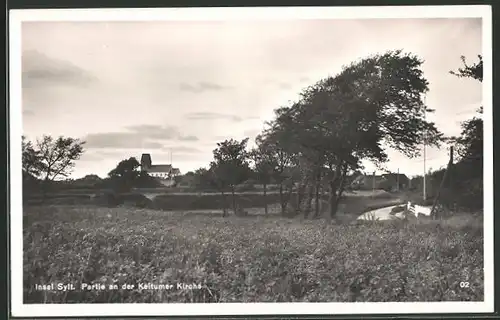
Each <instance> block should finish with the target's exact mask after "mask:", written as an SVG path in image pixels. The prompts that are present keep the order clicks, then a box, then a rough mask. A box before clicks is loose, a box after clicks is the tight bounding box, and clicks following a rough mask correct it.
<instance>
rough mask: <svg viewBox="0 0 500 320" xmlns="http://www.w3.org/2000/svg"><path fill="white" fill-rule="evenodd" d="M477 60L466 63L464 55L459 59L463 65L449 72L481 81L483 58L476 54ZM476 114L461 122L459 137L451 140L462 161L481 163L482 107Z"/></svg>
mask: <svg viewBox="0 0 500 320" xmlns="http://www.w3.org/2000/svg"><path fill="white" fill-rule="evenodd" d="M478 58H479V62H476V63H474V64H473V65H471V66H470V65H468V64H467V62H466V60H465V57H464V56H462V57H461V60H462V63H463V65H464V66H463V67H462V68H459V69H458V71H450V73H451V74H453V75H455V76H457V77H460V78H472V79H475V80H478V81H479V82H483V58H482V56H481V55H478ZM477 112H478V115H476V116H474V117H473V118H471V119H469V120H466V121H464V122H462V123H461V127H462V131H461V133H460V136H459V137H452V139H451V140H452V141H453V142H455V143H456V150H457V153H458V155H459V157H460V158H461V159H463V160H464V161H474V160H477V161H478V162H477V163H479V162H481V163H482V157H483V119H482V118H481V117H480V116H481V115H482V114H483V107H482V106H481V107H479V109H478V110H477Z"/></svg>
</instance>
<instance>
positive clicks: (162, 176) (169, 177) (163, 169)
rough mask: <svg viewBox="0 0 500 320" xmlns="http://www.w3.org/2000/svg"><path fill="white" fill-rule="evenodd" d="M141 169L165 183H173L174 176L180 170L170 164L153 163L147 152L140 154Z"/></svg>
mask: <svg viewBox="0 0 500 320" xmlns="http://www.w3.org/2000/svg"><path fill="white" fill-rule="evenodd" d="M141 171H144V172H147V173H148V174H149V175H150V176H152V177H155V178H158V181H161V182H162V183H163V184H165V185H171V184H173V183H174V179H175V177H176V176H178V175H179V174H180V170H179V169H178V168H174V167H172V164H153V163H152V160H151V155H150V154H149V153H143V154H142V156H141Z"/></svg>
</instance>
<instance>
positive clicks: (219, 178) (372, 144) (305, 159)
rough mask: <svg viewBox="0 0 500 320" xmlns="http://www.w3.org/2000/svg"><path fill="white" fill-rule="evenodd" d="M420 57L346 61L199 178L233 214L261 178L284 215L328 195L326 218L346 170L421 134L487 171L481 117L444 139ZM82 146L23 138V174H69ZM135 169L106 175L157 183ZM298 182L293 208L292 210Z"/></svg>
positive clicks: (415, 147)
mask: <svg viewBox="0 0 500 320" xmlns="http://www.w3.org/2000/svg"><path fill="white" fill-rule="evenodd" d="M479 58H480V62H479V63H477V64H474V65H472V66H469V65H467V64H466V63H465V59H464V58H463V61H464V68H461V69H459V70H458V71H457V72H452V73H453V74H455V75H457V76H460V77H472V78H474V79H477V80H479V81H482V58H481V57H479ZM422 63H423V61H422V60H421V59H419V58H418V57H417V56H415V55H413V54H406V53H403V52H402V51H399V50H398V51H389V52H387V53H385V54H380V55H374V56H372V57H368V58H365V59H362V60H360V61H357V62H354V63H351V64H350V65H348V66H345V67H344V68H343V69H342V71H341V72H340V73H338V74H337V75H335V76H330V77H328V78H325V79H322V80H320V81H318V82H317V83H315V84H313V85H311V86H309V87H307V88H305V89H304V90H303V91H302V92H301V94H300V98H299V99H298V101H295V102H293V103H291V104H290V105H289V106H284V107H280V108H278V109H276V110H275V117H274V119H273V120H271V121H269V122H267V123H266V128H265V129H264V130H263V131H262V132H261V133H260V134H259V135H258V137H257V138H256V141H255V142H256V146H255V147H254V148H253V149H251V150H248V138H246V139H243V140H241V141H237V140H234V139H229V140H226V141H223V142H220V143H218V144H217V147H216V148H215V149H214V150H213V161H212V162H211V163H210V165H209V167H208V168H201V169H198V170H197V171H196V172H194V173H192V176H193V179H194V180H195V184H196V185H197V187H200V188H215V189H217V190H219V191H220V192H221V194H222V196H223V198H224V199H225V198H226V193H228V192H230V193H231V196H232V207H233V210H234V211H235V212H237V210H238V208H237V201H236V197H235V190H236V186H237V185H239V184H240V183H242V182H244V181H246V180H248V179H249V178H251V179H254V180H257V181H258V182H259V183H261V184H262V185H263V187H264V195H265V193H266V190H267V189H266V186H267V185H268V184H269V183H271V182H272V183H275V184H277V185H278V186H279V195H280V202H281V209H282V213H283V214H284V215H285V214H286V215H295V214H298V213H300V212H302V213H303V214H304V216H306V217H307V216H309V215H310V213H311V208H312V205H311V202H312V200H313V199H315V204H316V205H315V212H314V216H315V217H317V216H318V215H319V214H320V212H319V207H320V206H319V205H318V204H319V201H320V198H321V196H322V195H323V194H328V202H327V203H328V207H329V217H333V216H335V214H336V212H337V208H338V205H339V202H340V199H341V198H342V195H343V193H344V191H345V189H346V186H347V177H348V176H349V175H350V174H352V173H353V172H356V171H359V170H362V169H363V168H362V161H363V160H370V161H371V162H373V163H375V164H376V165H377V166H379V167H382V166H383V164H384V163H385V162H386V161H387V160H388V156H387V149H388V148H393V149H395V150H397V151H399V152H401V153H402V154H404V155H406V156H408V157H415V156H419V150H420V148H419V146H420V145H421V144H422V143H423V139H424V134H425V139H426V144H427V145H432V146H437V147H439V146H440V145H441V144H442V142H445V141H447V142H452V143H454V144H455V145H457V149H458V150H459V152H460V155H461V162H462V163H471V162H470V161H472V160H471V159H474V161H476V162H474V164H479V163H481V165H480V166H479V167H475V170H476V176H477V177H479V176H481V179H482V119H480V118H479V117H475V118H473V119H471V120H469V121H466V122H464V123H463V124H462V134H461V136H459V137H452V138H446V137H444V136H443V134H442V133H441V132H439V130H438V129H437V128H436V126H435V124H434V123H433V122H430V121H428V120H426V118H425V117H424V114H425V113H426V112H427V113H430V112H433V111H434V110H432V109H429V108H427V106H425V105H424V103H423V99H422V98H423V95H424V94H425V93H426V92H427V91H428V82H427V80H426V79H425V78H424V76H423V73H422V71H421V69H420V68H421V65H422ZM480 112H482V109H481V110H480ZM83 145H84V142H83V141H80V140H77V139H73V138H65V137H59V138H58V139H53V138H52V137H49V136H44V137H43V138H42V139H41V140H37V141H36V142H35V143H32V142H30V141H26V139H25V138H24V137H23V177H24V179H25V180H29V179H33V178H37V179H40V180H42V181H44V182H48V181H53V180H54V179H56V178H58V177H65V176H68V174H69V173H70V172H71V170H72V168H73V166H74V163H75V161H76V160H78V159H79V158H80V156H81V154H82V153H83ZM479 159H480V160H479ZM478 161H481V162H478ZM138 167H139V163H138V161H137V160H136V159H135V158H130V159H126V160H123V161H121V162H120V163H119V164H118V165H117V167H116V168H115V169H113V170H112V171H111V172H110V173H109V174H108V181H111V182H112V185H115V186H117V187H120V188H121V189H124V190H126V189H129V188H130V187H132V186H137V185H138V184H149V183H153V182H154V179H153V178H151V177H149V176H148V175H147V173H141V172H140V171H139V170H137V169H138ZM141 181H142V182H141ZM481 181H482V180H481ZM294 187H296V188H295V191H296V192H295V194H296V197H295V200H296V201H295V202H294V203H295V208H294V209H292V210H287V208H288V204H289V203H290V199H291V198H292V197H291V196H292V192H293V191H294ZM265 210H266V212H267V206H266V208H265ZM224 212H225V213H226V209H225V208H224Z"/></svg>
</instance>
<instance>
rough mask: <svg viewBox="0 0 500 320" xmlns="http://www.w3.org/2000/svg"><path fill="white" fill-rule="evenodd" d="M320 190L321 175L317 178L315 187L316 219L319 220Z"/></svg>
mask: <svg viewBox="0 0 500 320" xmlns="http://www.w3.org/2000/svg"><path fill="white" fill-rule="evenodd" d="M320 188H321V174H318V175H317V176H316V186H315V201H314V218H318V217H319V213H320V208H319V206H320V201H319V197H320Z"/></svg>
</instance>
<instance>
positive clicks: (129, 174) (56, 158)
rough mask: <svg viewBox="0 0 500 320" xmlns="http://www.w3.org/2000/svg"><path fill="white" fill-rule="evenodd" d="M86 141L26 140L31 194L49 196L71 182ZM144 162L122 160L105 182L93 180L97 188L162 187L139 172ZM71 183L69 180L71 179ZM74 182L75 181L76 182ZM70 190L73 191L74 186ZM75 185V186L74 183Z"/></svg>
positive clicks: (25, 163) (25, 167)
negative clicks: (53, 190) (58, 186)
mask: <svg viewBox="0 0 500 320" xmlns="http://www.w3.org/2000/svg"><path fill="white" fill-rule="evenodd" d="M84 145H85V141H82V140H79V139H74V138H71V137H63V136H60V137H58V138H53V137H51V136H48V135H44V136H42V138H41V139H37V140H35V141H34V142H32V141H29V140H28V139H27V138H26V137H25V136H23V137H22V169H23V186H24V190H25V191H27V192H30V191H35V192H39V191H41V192H42V193H43V195H45V194H46V193H47V192H48V191H50V190H52V187H55V186H56V185H58V184H59V185H64V186H66V185H67V184H68V183H65V181H60V179H64V178H68V177H69V175H70V174H71V172H72V171H73V169H74V166H75V163H76V161H77V160H78V159H80V157H81V155H82V154H83V152H84V148H83V146H84ZM139 168H140V163H139V162H138V161H137V159H136V158H134V157H131V158H129V159H125V160H122V161H120V162H119V163H118V164H117V166H116V167H115V168H114V169H113V170H111V171H110V172H109V173H108V176H107V177H106V178H105V179H93V180H94V181H93V183H92V186H93V187H94V188H102V189H113V190H115V191H117V192H128V191H129V190H130V189H131V188H133V187H149V188H151V187H160V186H162V185H161V183H159V182H158V181H156V180H155V179H154V178H152V177H151V176H149V175H148V174H147V173H146V172H142V171H140V170H139ZM67 180H68V179H67ZM72 182H74V181H72ZM69 184H70V188H71V185H72V184H71V183H69ZM73 185H74V183H73Z"/></svg>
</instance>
